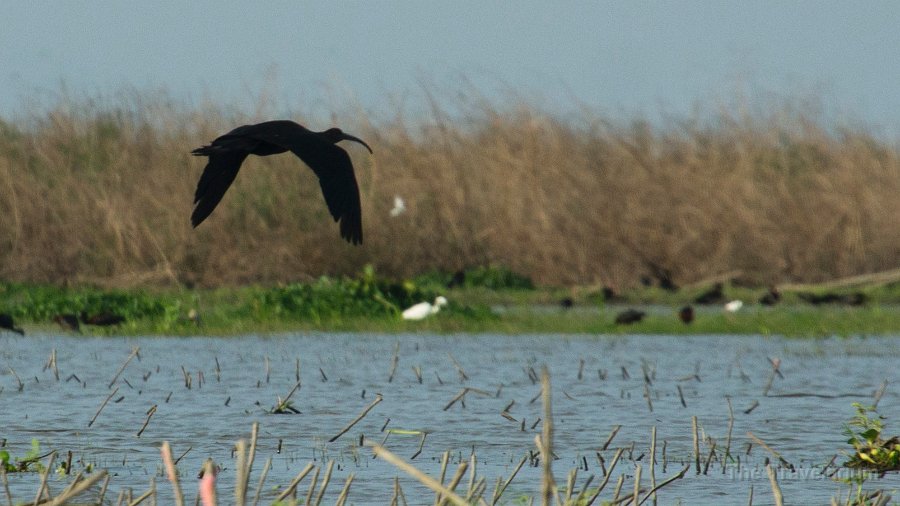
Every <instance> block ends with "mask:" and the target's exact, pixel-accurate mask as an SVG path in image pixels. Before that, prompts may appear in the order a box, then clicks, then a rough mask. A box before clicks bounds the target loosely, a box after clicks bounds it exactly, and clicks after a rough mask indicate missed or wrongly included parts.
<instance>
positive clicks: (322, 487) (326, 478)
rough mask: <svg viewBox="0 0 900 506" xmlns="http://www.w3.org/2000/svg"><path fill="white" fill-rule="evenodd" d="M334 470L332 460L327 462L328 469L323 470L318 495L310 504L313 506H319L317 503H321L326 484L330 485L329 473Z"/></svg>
mask: <svg viewBox="0 0 900 506" xmlns="http://www.w3.org/2000/svg"><path fill="white" fill-rule="evenodd" d="M332 469H334V459H331V460H329V461H328V467H326V468H325V476H323V477H322V485H320V486H319V493H318V495H316V500H315V502H313V503H312V504H313V505H315V506H319V503H321V502H322V497H324V496H325V489H327V488H328V484H329V483H331V471H332Z"/></svg>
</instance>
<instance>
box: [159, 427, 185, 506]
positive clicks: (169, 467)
mask: <svg viewBox="0 0 900 506" xmlns="http://www.w3.org/2000/svg"><path fill="white" fill-rule="evenodd" d="M159 451H160V453H161V454H162V459H163V463H164V464H165V467H166V477H167V478H169V482H171V483H172V493H173V494H174V496H175V504H176V506H184V495H183V494H182V493H181V485H180V484H179V483H178V471H177V470H176V469H175V462H173V461H172V448H171V447H170V446H169V442H168V441H163V444H162V447H160V449H159Z"/></svg>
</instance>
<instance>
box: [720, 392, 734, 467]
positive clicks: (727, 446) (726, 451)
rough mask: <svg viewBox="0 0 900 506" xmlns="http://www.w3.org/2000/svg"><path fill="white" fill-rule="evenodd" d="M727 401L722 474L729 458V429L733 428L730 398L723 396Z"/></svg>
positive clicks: (732, 410)
mask: <svg viewBox="0 0 900 506" xmlns="http://www.w3.org/2000/svg"><path fill="white" fill-rule="evenodd" d="M725 401H726V402H728V435H727V436H726V437H725V455H724V456H723V457H722V474H725V468H726V467H727V466H728V459H729V458H731V431H732V430H733V429H734V409H733V408H732V407H731V398H730V397H727V396H726V397H725Z"/></svg>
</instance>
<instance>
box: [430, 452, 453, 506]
mask: <svg viewBox="0 0 900 506" xmlns="http://www.w3.org/2000/svg"><path fill="white" fill-rule="evenodd" d="M449 462H450V450H447V451H445V452H444V453H442V454H441V474H440V477H439V478H438V483H440V484H441V485H443V484H444V478H446V477H447V464H448V463H449ZM440 503H441V494H440V493H437V494H436V495H435V498H434V504H435V506H438V505H439V504H440Z"/></svg>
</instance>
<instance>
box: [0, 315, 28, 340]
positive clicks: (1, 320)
mask: <svg viewBox="0 0 900 506" xmlns="http://www.w3.org/2000/svg"><path fill="white" fill-rule="evenodd" d="M0 329H6V330H10V331H12V332H15V333H16V334H19V335H22V336H24V335H25V331H24V330H22V329H21V328H19V327H16V323H15V322H14V321H13V317H12V316H10V315H8V314H5V313H0Z"/></svg>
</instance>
